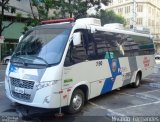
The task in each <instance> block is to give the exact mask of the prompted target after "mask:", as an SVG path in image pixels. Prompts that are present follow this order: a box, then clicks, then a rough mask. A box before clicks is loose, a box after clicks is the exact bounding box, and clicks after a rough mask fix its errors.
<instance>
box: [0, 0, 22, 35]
mask: <svg viewBox="0 0 160 122" xmlns="http://www.w3.org/2000/svg"><path fill="white" fill-rule="evenodd" d="M8 3H9V0H1V1H0V6H1V13H0V36H2V32H3V31H4V30H5V29H6V28H8V27H9V26H11V25H12V24H13V23H14V21H12V22H10V23H9V24H8V25H6V26H4V25H3V20H4V16H5V15H4V12H5V10H6V11H8V12H10V13H15V12H16V8H14V7H11V6H9V4H8ZM20 17H21V15H20V14H17V16H16V19H19V18H20ZM16 19H15V20H16Z"/></svg>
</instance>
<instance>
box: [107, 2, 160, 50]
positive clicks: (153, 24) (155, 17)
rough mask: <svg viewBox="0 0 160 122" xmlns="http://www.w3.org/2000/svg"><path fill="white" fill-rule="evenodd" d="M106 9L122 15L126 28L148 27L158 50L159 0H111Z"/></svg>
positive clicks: (159, 35)
mask: <svg viewBox="0 0 160 122" xmlns="http://www.w3.org/2000/svg"><path fill="white" fill-rule="evenodd" d="M134 3H135V4H134ZM106 9H107V10H113V11H115V12H116V13H117V14H120V15H122V16H123V17H124V18H125V19H126V21H127V26H126V27H127V28H130V27H132V25H135V28H138V29H142V28H148V29H149V30H150V33H151V34H152V35H153V37H154V42H155V46H156V48H157V51H158V52H160V0H111V3H110V4H109V5H108V6H107V7H106Z"/></svg>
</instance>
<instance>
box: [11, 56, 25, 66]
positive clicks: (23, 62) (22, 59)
mask: <svg viewBox="0 0 160 122" xmlns="http://www.w3.org/2000/svg"><path fill="white" fill-rule="evenodd" d="M14 56H15V55H13V56H12V58H11V62H12V63H19V62H14V61H13V59H14V58H18V59H21V61H22V64H25V61H24V58H22V57H20V56H16V57H14Z"/></svg>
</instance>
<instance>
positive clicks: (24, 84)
mask: <svg viewBox="0 0 160 122" xmlns="http://www.w3.org/2000/svg"><path fill="white" fill-rule="evenodd" d="M10 81H11V85H12V86H14V87H20V88H25V89H33V87H34V81H27V80H20V79H17V78H10Z"/></svg>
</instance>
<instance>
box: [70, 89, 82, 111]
mask: <svg viewBox="0 0 160 122" xmlns="http://www.w3.org/2000/svg"><path fill="white" fill-rule="evenodd" d="M83 106H84V93H83V91H82V90H80V89H76V90H75V91H74V92H73V94H72V97H71V101H70V105H69V107H68V113H70V114H75V113H77V112H79V111H81V109H82V108H83Z"/></svg>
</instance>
